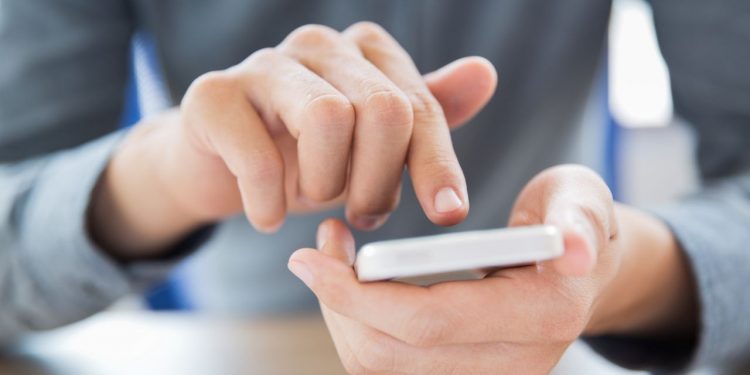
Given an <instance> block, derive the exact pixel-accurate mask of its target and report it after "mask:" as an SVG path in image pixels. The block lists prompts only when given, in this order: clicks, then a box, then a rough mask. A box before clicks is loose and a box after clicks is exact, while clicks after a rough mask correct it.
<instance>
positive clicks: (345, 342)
mask: <svg viewBox="0 0 750 375" xmlns="http://www.w3.org/2000/svg"><path fill="white" fill-rule="evenodd" d="M320 310H321V312H322V313H323V318H324V319H325V321H326V324H327V325H328V328H329V330H330V331H331V336H332V337H333V340H334V343H335V345H336V347H337V348H341V349H340V350H338V349H337V350H338V354H339V358H341V362H342V363H343V365H344V367H345V368H346V369H347V371H349V372H350V373H357V374H362V373H367V374H378V375H397V374H413V373H425V372H414V371H410V369H411V368H413V367H414V364H415V362H416V360H415V358H414V357H413V356H411V355H410V354H411V353H412V352H413V351H414V349H413V348H411V347H409V346H408V345H406V344H404V343H402V342H400V341H398V340H396V339H394V338H392V337H390V336H388V335H385V334H383V333H381V332H379V331H376V330H373V329H371V328H369V327H367V326H365V325H363V324H360V323H358V322H356V321H354V320H351V319H348V318H346V317H344V316H341V315H340V314H338V313H336V312H335V311H331V309H329V308H328V307H326V306H325V305H323V304H321V305H320Z"/></svg>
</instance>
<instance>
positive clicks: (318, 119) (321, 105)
mask: <svg viewBox="0 0 750 375" xmlns="http://www.w3.org/2000/svg"><path fill="white" fill-rule="evenodd" d="M304 113H305V114H306V116H307V117H309V118H311V119H312V121H314V122H315V123H316V124H318V125H331V126H336V127H337V128H339V129H340V128H341V127H345V129H341V130H342V131H343V130H348V129H351V128H353V127H354V118H355V113H354V106H352V104H351V103H350V102H349V100H348V99H347V98H346V97H344V96H342V95H336V94H326V95H321V96H318V97H316V98H314V99H313V100H311V101H310V102H308V103H307V104H306V105H305V111H304Z"/></svg>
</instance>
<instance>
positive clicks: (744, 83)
mask: <svg viewBox="0 0 750 375" xmlns="http://www.w3.org/2000/svg"><path fill="white" fill-rule="evenodd" d="M651 4H652V6H653V10H654V21H655V25H656V29H657V34H658V39H659V45H660V48H661V51H662V54H663V55H664V58H665V60H666V61H667V65H668V67H669V72H670V76H671V81H672V92H673V98H674V105H675V111H676V113H677V114H678V115H679V116H681V117H683V118H684V119H686V120H687V121H688V122H689V123H690V124H691V125H692V126H693V127H694V128H695V132H696V134H697V136H698V137H697V140H698V144H697V151H698V154H697V161H698V165H699V167H700V172H701V177H702V180H703V188H702V191H700V192H699V193H697V194H695V195H693V196H690V197H686V198H684V199H682V200H680V201H678V202H675V203H673V204H671V205H669V206H666V207H661V208H658V209H656V210H655V213H656V214H657V216H659V217H661V218H662V219H663V220H664V221H665V222H666V223H667V224H668V225H669V227H670V228H671V229H672V231H673V233H674V235H675V236H676V238H677V240H678V242H679V244H680V245H681V248H682V250H683V251H684V253H685V254H686V256H687V259H688V261H689V264H690V266H691V268H692V273H693V276H694V279H695V281H696V284H697V291H696V292H697V295H698V299H699V308H700V311H699V319H700V322H699V332H698V336H697V338H696V339H697V342H696V343H694V344H692V345H685V344H686V343H684V342H682V343H680V342H673V341H672V342H670V341H664V342H656V341H653V340H651V341H649V340H638V339H632V338H628V339H624V338H612V337H610V338H597V339H592V340H590V342H591V343H592V344H593V346H594V348H595V349H597V350H598V351H600V352H602V353H604V354H605V355H607V356H608V357H609V358H610V359H613V360H615V361H617V362H618V363H620V364H622V365H626V366H630V367H640V368H649V369H653V370H658V371H684V370H685V369H686V368H697V367H725V368H733V367H738V366H745V365H747V363H748V361H750V320H749V319H748V316H750V298H746V297H747V296H748V286H749V285H750V245H749V244H750V70H748V69H749V68H748V67H750V48H748V45H750V2H747V1H744V0H715V1H702V0H653V1H651ZM644 348H648V350H643V349H644Z"/></svg>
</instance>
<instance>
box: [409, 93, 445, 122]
mask: <svg viewBox="0 0 750 375" xmlns="http://www.w3.org/2000/svg"><path fill="white" fill-rule="evenodd" d="M409 99H410V101H411V107H412V111H413V112H414V117H427V118H433V117H437V116H443V107H441V106H440V103H438V101H437V99H435V97H434V96H432V94H430V93H428V92H425V91H422V90H419V91H415V92H412V93H410V94H409Z"/></svg>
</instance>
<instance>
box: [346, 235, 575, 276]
mask: <svg viewBox="0 0 750 375" xmlns="http://www.w3.org/2000/svg"><path fill="white" fill-rule="evenodd" d="M563 251H564V248H563V239H562V234H561V233H560V231H559V230H558V229H557V228H556V227H553V226H549V225H538V226H527V227H514V228H503V229H490V230H479V231H470V232H461V233H449V234H440V235H435V236H427V237H415V238H406V239H399V240H391V241H380V242H372V243H369V244H366V245H364V246H363V247H362V248H361V249H360V251H359V253H358V254H357V260H356V262H355V268H356V270H357V277H358V278H359V280H360V281H377V280H388V279H403V280H405V281H407V282H412V283H415V284H422V285H425V284H431V283H434V282H438V281H446V280H454V279H465V278H467V277H466V272H465V271H469V272H472V271H477V270H480V269H484V268H495V267H508V266H519V265H525V264H533V263H536V262H541V261H545V260H550V259H554V258H557V257H559V256H561V255H562V254H563ZM459 274H461V276H459ZM429 275H433V276H434V275H439V276H438V277H436V278H432V279H430V278H429V277H428V278H424V279H422V280H418V279H414V280H410V278H415V277H416V278H423V277H425V276H429Z"/></svg>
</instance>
